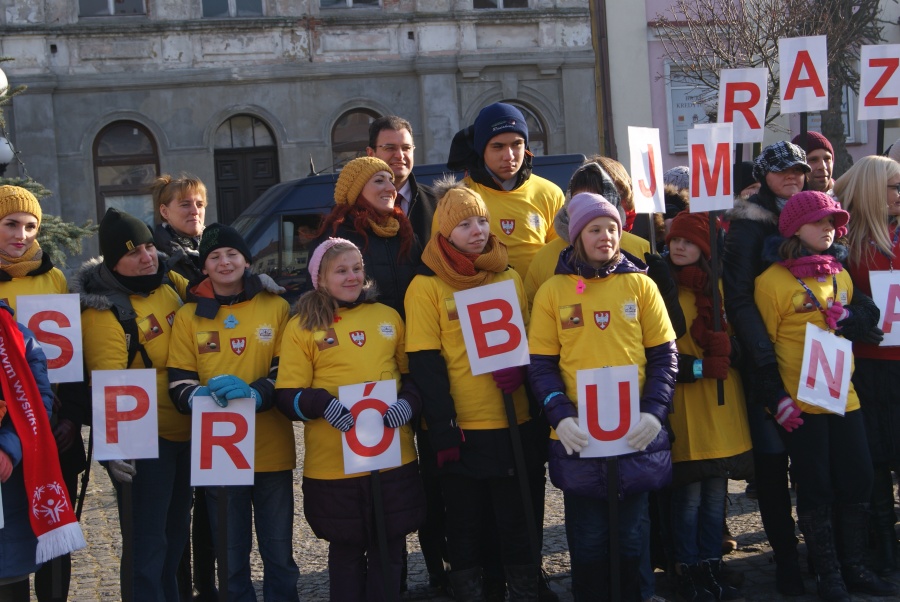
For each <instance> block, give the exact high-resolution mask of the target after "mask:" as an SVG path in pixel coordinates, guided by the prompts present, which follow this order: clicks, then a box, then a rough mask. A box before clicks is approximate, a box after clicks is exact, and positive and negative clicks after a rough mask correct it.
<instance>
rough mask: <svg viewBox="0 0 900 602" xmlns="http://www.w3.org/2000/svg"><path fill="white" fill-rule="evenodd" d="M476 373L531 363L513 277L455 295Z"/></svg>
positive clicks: (471, 361)
mask: <svg viewBox="0 0 900 602" xmlns="http://www.w3.org/2000/svg"><path fill="white" fill-rule="evenodd" d="M453 297H454V299H455V300H456V310H457V313H458V314H459V322H460V327H461V328H462V333H463V340H464V341H465V343H466V353H467V354H468V356H469V365H470V366H471V368H472V374H474V375H475V376H478V375H479V374H486V373H488V372H493V371H494V370H500V369H502V368H511V367H513V366H523V365H525V364H527V363H528V362H529V358H528V339H527V338H526V337H525V321H524V320H523V319H522V308H521V305H520V299H519V296H518V293H517V291H516V285H515V284H514V283H513V281H512V280H503V281H502V282H495V283H493V284H488V285H485V286H476V287H475V288H470V289H468V290H465V291H459V292H456V293H454V294H453Z"/></svg>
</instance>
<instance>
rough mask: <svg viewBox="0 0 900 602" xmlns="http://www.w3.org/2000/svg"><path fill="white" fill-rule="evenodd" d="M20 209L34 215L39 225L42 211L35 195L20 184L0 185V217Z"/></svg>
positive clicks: (17, 211)
mask: <svg viewBox="0 0 900 602" xmlns="http://www.w3.org/2000/svg"><path fill="white" fill-rule="evenodd" d="M20 211H22V212H25V213H30V214H31V215H33V216H35V217H36V218H37V221H38V226H40V225H41V218H42V217H43V213H42V212H41V204H40V203H38V200H37V197H35V196H34V195H33V194H31V193H30V192H29V191H27V190H25V189H24V188H21V187H20V186H0V217H6V216H7V215H9V214H10V213H19V212H20Z"/></svg>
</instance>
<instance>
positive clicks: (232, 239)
mask: <svg viewBox="0 0 900 602" xmlns="http://www.w3.org/2000/svg"><path fill="white" fill-rule="evenodd" d="M223 247H230V248H232V249H235V250H236V251H238V252H239V253H240V254H241V255H243V256H244V259H246V260H247V263H252V261H253V258H252V257H251V255H250V247H248V246H247V243H246V242H244V239H243V237H241V235H240V234H238V231H237V230H235V229H234V228H232V227H231V226H226V225H224V224H219V223H215V224H211V225H209V226H207V227H206V228H205V229H204V230H203V236H202V237H201V238H200V265H201V266H202V265H203V264H205V263H206V258H207V257H209V254H210V253H212V252H213V251H215V250H216V249H221V248H223Z"/></svg>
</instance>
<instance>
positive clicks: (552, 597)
mask: <svg viewBox="0 0 900 602" xmlns="http://www.w3.org/2000/svg"><path fill="white" fill-rule="evenodd" d="M538 600H540V602H559V596H557V595H556V592H554V591H553V590H552V589H550V577H549V576H548V575H547V572H546V571H545V570H544V569H541V570H540V572H539V573H538Z"/></svg>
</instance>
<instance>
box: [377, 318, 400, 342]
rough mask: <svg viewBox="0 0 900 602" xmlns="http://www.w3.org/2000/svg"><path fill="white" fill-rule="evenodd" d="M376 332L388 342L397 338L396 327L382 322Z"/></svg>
mask: <svg viewBox="0 0 900 602" xmlns="http://www.w3.org/2000/svg"><path fill="white" fill-rule="evenodd" d="M378 332H379V334H381V336H383V337H384V338H386V339H387V340H389V341H393V340H394V337H395V336H397V327H396V326H394V325H393V324H391V323H390V322H382V323H381V324H379V325H378Z"/></svg>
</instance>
